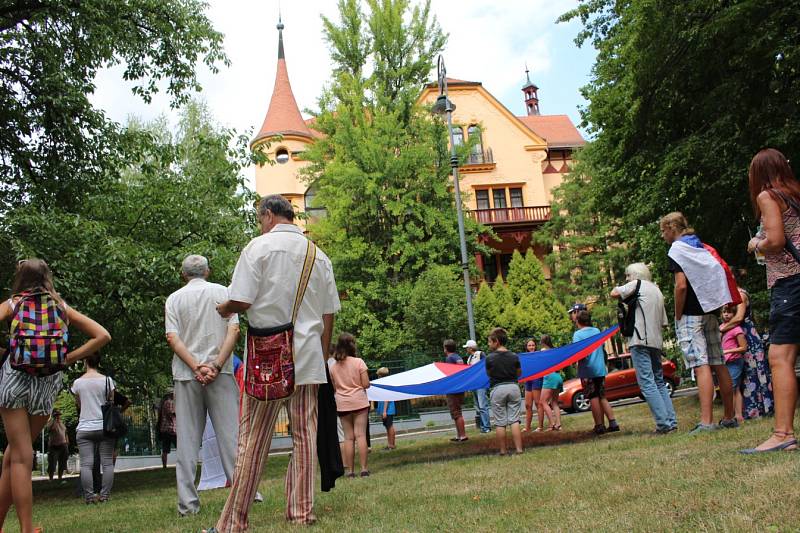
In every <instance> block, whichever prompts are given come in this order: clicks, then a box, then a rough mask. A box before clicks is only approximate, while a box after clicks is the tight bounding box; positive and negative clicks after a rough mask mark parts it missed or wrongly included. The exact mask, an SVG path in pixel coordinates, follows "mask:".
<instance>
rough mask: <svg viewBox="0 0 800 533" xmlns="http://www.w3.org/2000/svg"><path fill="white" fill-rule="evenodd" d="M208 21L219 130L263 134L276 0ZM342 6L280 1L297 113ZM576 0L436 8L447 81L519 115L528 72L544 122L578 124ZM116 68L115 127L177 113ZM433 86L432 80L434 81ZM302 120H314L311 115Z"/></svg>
mask: <svg viewBox="0 0 800 533" xmlns="http://www.w3.org/2000/svg"><path fill="white" fill-rule="evenodd" d="M207 1H208V3H209V7H208V10H207V15H208V16H209V18H210V19H211V21H212V23H213V25H214V27H215V28H216V29H217V31H220V32H222V33H223V34H224V36H225V40H224V48H225V52H226V54H227V56H228V58H229V59H230V61H231V65H230V67H225V66H224V65H222V66H221V70H220V72H219V73H218V74H212V73H211V72H210V71H209V70H208V69H207V68H205V66H203V65H200V67H199V69H198V79H199V81H200V84H201V85H202V87H203V91H202V92H201V93H200V94H199V95H197V96H198V97H199V98H201V99H203V100H205V102H206V103H207V104H208V107H209V108H210V110H211V113H212V114H213V116H214V117H215V119H216V121H217V122H218V123H219V124H221V125H223V126H226V127H232V128H235V129H236V130H237V131H239V132H247V131H248V130H251V129H252V130H254V131H257V130H258V128H259V127H260V126H261V123H262V121H263V120H264V116H265V115H266V112H267V108H268V106H269V100H270V95H271V94H272V87H273V85H274V81H275V67H276V63H277V49H278V32H277V30H276V28H275V25H276V23H277V18H278V9H279V6H278V0H207ZM336 4H337V2H336V1H335V0H294V1H291V2H290V1H286V0H284V1H283V2H282V5H281V6H280V11H281V14H282V17H283V23H284V25H285V29H284V31H283V38H284V46H285V52H286V62H287V67H288V70H289V78H290V81H291V84H292V89H293V91H294V95H295V98H296V99H297V103H298V106H299V107H300V110H301V111H303V110H304V109H307V108H308V109H315V108H316V102H317V97H318V96H319V94H320V89H321V88H322V87H323V85H324V84H325V83H326V82H327V81H328V79H329V76H330V72H331V65H330V59H329V53H328V48H327V44H326V43H325V41H324V39H323V36H322V21H321V15H325V16H327V17H329V18H331V19H334V20H336V18H337V16H336V15H337V10H336ZM576 4H577V2H576V1H575V0H502V1H500V2H497V1H496V2H488V1H486V0H482V1H481V0H459V1H453V0H432V2H431V9H432V11H433V14H434V15H435V16H436V17H437V19H438V21H439V24H440V25H441V27H442V29H443V30H444V31H445V32H446V33H448V34H449V39H448V41H447V45H446V48H445V50H444V52H443V56H444V60H445V65H446V67H447V74H448V76H449V77H452V78H458V79H463V80H469V81H479V82H482V83H483V86H484V87H485V88H486V89H487V90H488V91H489V92H490V93H492V94H493V95H494V96H495V97H496V98H497V99H498V100H500V101H501V102H502V103H503V104H504V105H505V106H506V107H508V108H509V109H510V110H511V111H512V112H513V113H514V114H517V115H522V114H524V113H525V106H524V103H523V95H522V91H521V87H522V85H523V82H524V81H525V66H526V64H527V66H528V68H529V69H530V73H531V74H530V75H531V80H532V81H533V82H534V83H536V85H538V86H539V100H540V109H541V112H542V114H567V115H569V116H570V118H571V119H572V121H573V122H574V123H575V124H576V125H578V124H579V123H580V114H579V111H578V108H579V107H580V106H583V105H585V101H584V100H583V98H582V97H581V95H580V91H579V90H580V87H582V86H583V85H585V84H587V83H588V81H589V75H590V71H591V67H592V64H593V62H594V59H595V55H596V54H595V50H594V49H593V48H591V46H588V45H587V46H584V47H583V48H578V47H577V46H576V45H575V43H574V42H573V40H574V38H575V36H576V35H577V33H578V31H579V30H580V24H579V23H577V22H571V23H568V24H565V23H560V24H557V23H556V19H557V18H558V16H559V15H561V14H562V13H564V12H566V11H568V10H569V9H571V8H572V7H574V6H575V5H576ZM121 74H122V69H121V68H119V67H117V68H113V69H109V70H105V71H103V72H101V73H100V74H99V76H98V79H97V90H96V92H95V94H94V95H93V97H92V101H93V103H94V104H95V105H96V106H98V107H100V108H102V109H103V110H105V111H106V113H107V114H108V115H109V117H110V118H112V119H113V120H115V121H118V122H124V121H125V120H126V119H127V118H128V117H129V116H131V115H135V116H138V117H141V118H143V119H145V120H149V119H153V118H156V117H158V116H161V115H166V116H167V117H168V119H169V120H170V122H171V123H172V124H175V122H176V117H177V115H176V112H175V111H174V110H170V106H169V100H168V98H167V97H166V96H164V95H163V94H159V95H156V97H154V99H153V101H152V103H151V104H149V105H148V104H145V103H143V102H142V101H141V100H140V99H139V98H138V97H136V96H135V95H133V94H132V93H131V90H130V88H131V87H132V85H131V84H128V83H126V82H124V81H123V80H122V76H121ZM431 76H432V78H431V79H433V78H434V77H435V72H432V73H431ZM304 116H308V115H307V114H306V113H304Z"/></svg>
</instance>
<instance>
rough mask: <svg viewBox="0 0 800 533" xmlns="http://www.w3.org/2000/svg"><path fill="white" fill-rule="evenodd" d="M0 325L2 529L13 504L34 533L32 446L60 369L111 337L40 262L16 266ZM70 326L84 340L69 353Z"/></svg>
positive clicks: (27, 531) (26, 532)
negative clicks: (4, 442)
mask: <svg viewBox="0 0 800 533" xmlns="http://www.w3.org/2000/svg"><path fill="white" fill-rule="evenodd" d="M0 321H2V322H10V327H9V351H8V355H7V357H6V359H5V361H4V362H3V364H2V367H0V416H2V419H3V426H4V427H5V432H6V437H7V438H8V446H7V447H6V450H5V454H4V455H3V472H2V476H0V527H2V525H3V523H4V522H5V518H6V515H7V514H8V510H9V508H10V507H11V504H12V503H13V504H14V508H15V509H16V512H17V518H18V519H19V525H20V531H21V532H22V533H32V532H33V531H34V528H33V492H32V488H31V470H32V467H33V445H32V443H33V440H34V439H35V438H36V436H37V435H38V434H39V433H40V432H41V431H42V428H43V427H44V426H45V424H46V423H47V420H48V418H49V417H50V413H52V411H53V404H54V403H55V400H56V396H57V395H58V393H59V391H60V390H61V386H62V381H61V374H62V373H61V370H63V369H64V368H66V366H68V365H70V364H72V363H74V362H76V361H79V360H81V359H83V358H84V357H87V356H88V355H90V354H92V353H95V352H96V351H97V350H99V349H100V348H101V347H103V346H104V345H105V344H107V343H108V342H109V341H110V340H111V336H110V335H109V334H108V331H106V330H105V328H103V326H101V325H100V324H98V323H97V322H95V321H94V320H92V319H91V318H89V317H87V316H86V315H83V314H81V313H80V312H78V311H76V310H75V309H73V308H71V307H70V306H68V305H67V304H66V303H65V302H64V300H62V299H61V296H59V294H58V293H57V292H56V291H55V288H54V286H53V275H52V273H51V272H50V268H49V267H48V266H47V263H45V262H44V261H42V260H41V259H26V260H23V261H20V262H19V263H18V265H17V270H16V274H15V276H14V282H13V284H12V290H11V297H10V298H9V299H8V300H6V301H4V302H2V303H1V304H0ZM68 327H75V328H77V329H78V330H79V331H81V332H83V333H84V334H85V335H86V336H87V337H88V340H87V341H86V342H85V343H84V344H83V345H82V346H80V347H78V348H76V349H74V350H72V351H70V352H68V351H67V346H66V340H67V329H68Z"/></svg>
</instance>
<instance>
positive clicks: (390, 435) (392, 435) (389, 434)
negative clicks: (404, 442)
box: [386, 425, 397, 450]
mask: <svg viewBox="0 0 800 533" xmlns="http://www.w3.org/2000/svg"><path fill="white" fill-rule="evenodd" d="M396 438H397V431H395V429H394V425H392V426H391V427H390V428H389V429H387V430H386V446H387V447H388V448H389V449H390V450H394V449H395V448H396V445H395V439H396Z"/></svg>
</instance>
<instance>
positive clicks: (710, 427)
mask: <svg viewBox="0 0 800 533" xmlns="http://www.w3.org/2000/svg"><path fill="white" fill-rule="evenodd" d="M717 429H719V428H718V427H717V426H716V425H715V424H703V423H702V422H701V423H698V424H697V425H696V426H695V427H694V429H693V430H691V431H690V432H689V435H699V434H700V433H706V432H708V431H716V430H717Z"/></svg>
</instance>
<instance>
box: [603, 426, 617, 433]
mask: <svg viewBox="0 0 800 533" xmlns="http://www.w3.org/2000/svg"><path fill="white" fill-rule="evenodd" d="M606 431H608V432H609V433H614V432H615V431H619V424H609V425H608V429H607V430H606Z"/></svg>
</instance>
